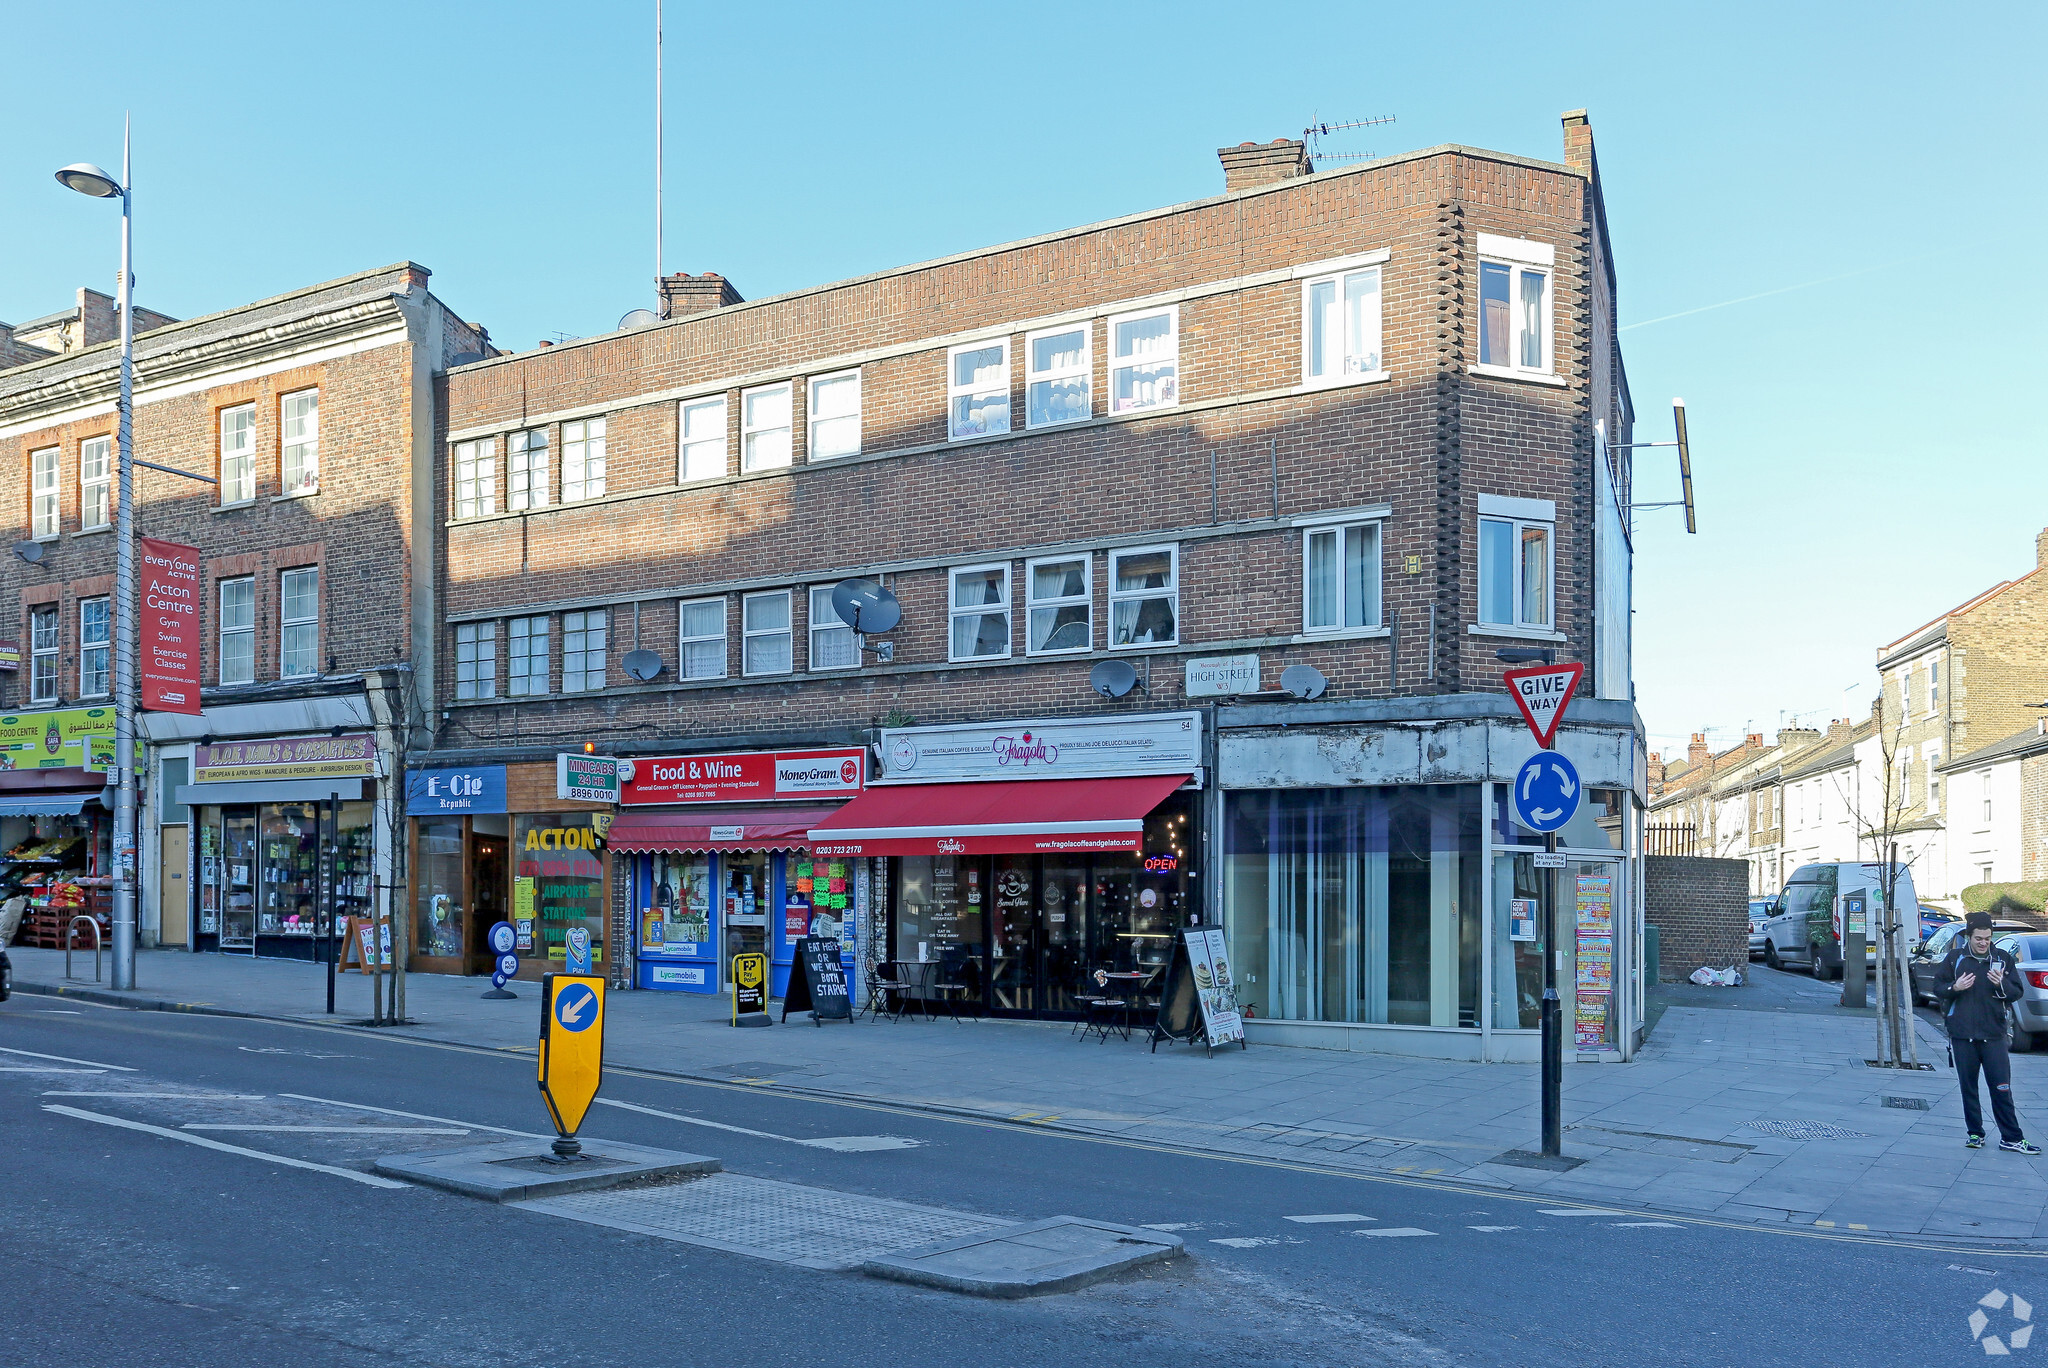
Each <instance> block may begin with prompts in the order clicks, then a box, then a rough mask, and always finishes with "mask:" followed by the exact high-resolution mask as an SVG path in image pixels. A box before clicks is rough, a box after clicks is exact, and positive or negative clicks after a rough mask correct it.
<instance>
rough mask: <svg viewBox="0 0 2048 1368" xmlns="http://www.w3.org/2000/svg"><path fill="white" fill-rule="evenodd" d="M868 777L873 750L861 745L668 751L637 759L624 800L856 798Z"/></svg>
mask: <svg viewBox="0 0 2048 1368" xmlns="http://www.w3.org/2000/svg"><path fill="white" fill-rule="evenodd" d="M866 780H867V752H866V751H865V750H864V749H862V748H860V747H858V746H854V747H848V748H846V749H843V750H815V751H741V752H737V753H733V754H725V755H664V756H657V757H655V758H654V759H651V760H640V759H636V760H635V761H634V762H633V778H632V780H631V781H630V782H629V783H627V784H626V785H625V786H624V788H623V789H622V790H621V792H620V795H619V801H620V802H621V803H624V804H626V805H627V806H629V807H630V806H632V805H634V804H648V803H735V802H755V803H758V802H763V801H768V802H772V801H774V800H776V799H782V798H851V797H852V796H853V795H854V794H856V793H859V792H860V790H861V785H862V784H863V783H865V782H866Z"/></svg>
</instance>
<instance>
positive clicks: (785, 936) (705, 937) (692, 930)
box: [609, 747, 868, 997]
mask: <svg viewBox="0 0 2048 1368" xmlns="http://www.w3.org/2000/svg"><path fill="white" fill-rule="evenodd" d="M623 768H626V769H629V770H630V777H623V781H622V783H621V784H620V788H619V801H620V806H621V809H622V811H621V813H620V815H619V818H618V820H617V821H616V822H615V823H613V825H612V830H611V834H610V841H609V845H610V848H611V850H612V852H613V853H614V855H615V856H616V857H617V859H618V864H619V874H618V876H617V877H620V878H623V879H627V880H629V881H630V882H629V883H628V884H627V885H626V889H625V895H626V903H627V905H628V907H629V908H630V910H631V913H632V924H633V926H634V928H635V929H634V935H635V942H634V972H633V976H632V979H633V983H634V986H636V987H639V988H647V989H654V990H657V991H667V992H685V993H706V994H709V993H718V992H722V991H726V990H727V989H729V988H730V985H731V983H732V967H731V966H732V959H733V956H734V955H738V954H747V953H765V954H767V955H768V957H769V964H770V984H769V990H770V992H771V994H772V995H774V996H775V997H781V996H782V995H783V993H784V990H785V989H786V987H787V986H788V982H789V974H790V968H791V965H792V964H793V962H794V960H795V950H796V942H797V941H799V940H801V939H802V938H804V937H805V936H822V937H827V938H830V939H835V940H837V941H839V943H840V952H841V955H842V957H843V960H844V962H845V963H846V964H847V965H849V966H851V965H852V964H853V962H854V960H855V956H856V948H857V945H858V944H859V941H860V939H861V934H862V933H861V926H862V923H863V921H864V920H865V917H864V913H865V911H866V908H867V897H868V879H867V875H866V871H864V870H863V869H862V868H861V867H860V864H861V862H860V861H857V860H851V859H847V858H845V857H837V858H831V857H825V856H822V855H819V854H818V853H817V852H815V851H814V850H813V849H812V844H811V840H810V836H809V832H810V830H811V828H812V827H814V826H817V825H818V824H819V823H821V822H824V821H826V820H827V819H829V818H830V817H831V816H832V815H833V814H834V813H835V812H837V811H838V810H839V808H838V805H839V803H840V802H842V801H843V800H845V799H848V798H852V797H854V796H856V795H858V794H859V793H860V792H861V790H862V788H863V787H864V785H865V782H866V776H867V752H866V750H865V749H864V748H860V747H848V748H841V749H825V750H800V751H747V752H737V753H721V754H695V755H673V756H656V757H652V758H640V757H636V758H635V759H633V760H632V761H630V762H626V765H625V766H624V767H623ZM849 977H851V976H849Z"/></svg>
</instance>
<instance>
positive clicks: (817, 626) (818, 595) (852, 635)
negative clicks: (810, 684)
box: [804, 583, 861, 674]
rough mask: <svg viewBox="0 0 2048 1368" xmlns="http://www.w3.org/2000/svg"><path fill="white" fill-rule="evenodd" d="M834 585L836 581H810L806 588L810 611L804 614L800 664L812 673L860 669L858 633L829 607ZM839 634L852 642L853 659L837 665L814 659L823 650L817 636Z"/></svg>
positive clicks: (835, 609)
mask: <svg viewBox="0 0 2048 1368" xmlns="http://www.w3.org/2000/svg"><path fill="white" fill-rule="evenodd" d="M837 587H838V585H837V584H836V583H833V584H814V585H812V586H811V587H810V600H809V602H810V611H809V612H808V613H807V614H806V615H805V628H806V633H807V635H808V636H809V638H810V639H809V642H808V644H807V646H806V651H807V654H806V655H805V657H804V664H805V666H806V667H808V669H809V670H810V672H811V673H812V674H823V673H827V672H830V673H834V674H837V673H840V672H843V671H846V670H857V669H859V668H860V644H861V643H860V633H858V632H856V631H854V630H853V628H852V627H850V626H848V625H847V624H846V623H845V622H844V621H843V620H842V619H841V618H840V616H839V610H838V608H836V607H834V606H833V603H832V591H833V590H834V589H835V588H837ZM821 609H822V611H821ZM840 633H844V634H845V637H846V640H847V641H849V642H850V643H851V644H852V646H853V658H852V659H851V660H848V661H845V662H843V663H841V664H838V665H820V664H819V663H818V659H819V657H820V655H822V654H825V652H821V651H820V650H819V649H818V638H819V637H821V636H831V637H834V638H835V639H836V637H837V636H838V634H840Z"/></svg>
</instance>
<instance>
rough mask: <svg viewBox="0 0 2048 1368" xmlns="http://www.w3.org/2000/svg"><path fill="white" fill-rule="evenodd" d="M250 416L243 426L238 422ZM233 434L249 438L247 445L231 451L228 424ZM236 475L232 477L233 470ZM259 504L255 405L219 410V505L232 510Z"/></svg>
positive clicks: (240, 405) (238, 405) (235, 406)
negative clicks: (243, 505) (257, 498)
mask: <svg viewBox="0 0 2048 1368" xmlns="http://www.w3.org/2000/svg"><path fill="white" fill-rule="evenodd" d="M245 415H246V416H247V418H248V420H249V421H248V423H247V424H246V425H243V424H241V423H239V422H237V421H236V420H238V419H240V418H242V417H243V416H245ZM230 423H234V428H233V430H234V432H235V433H236V434H237V435H238V436H239V435H241V434H243V433H246V434H247V435H248V442H247V444H246V445H244V446H239V447H236V448H234V449H233V450H230V449H229V447H228V432H229V424H230ZM231 470H232V471H233V472H234V473H233V474H230V473H229V472H230V471H231ZM254 502H256V405H254V404H235V405H233V406H231V407H229V408H224V409H222V410H221V411H220V504H221V507H223V508H230V507H234V506H237V505H240V504H247V503H254Z"/></svg>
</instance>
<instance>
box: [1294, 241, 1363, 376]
mask: <svg viewBox="0 0 2048 1368" xmlns="http://www.w3.org/2000/svg"><path fill="white" fill-rule="evenodd" d="M1301 310H1302V334H1303V337H1302V357H1301V360H1302V382H1303V383H1304V384H1308V385H1328V384H1335V383H1338V382H1339V381H1343V380H1351V379H1356V378H1357V377H1359V376H1362V375H1376V374H1378V373H1379V370H1380V268H1379V267H1377V266H1368V267H1365V268H1364V269H1363V270H1357V271H1343V272H1338V273H1335V274H1331V275H1325V276H1315V277H1312V278H1310V279H1308V280H1305V281H1303V282H1302V285H1301Z"/></svg>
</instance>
